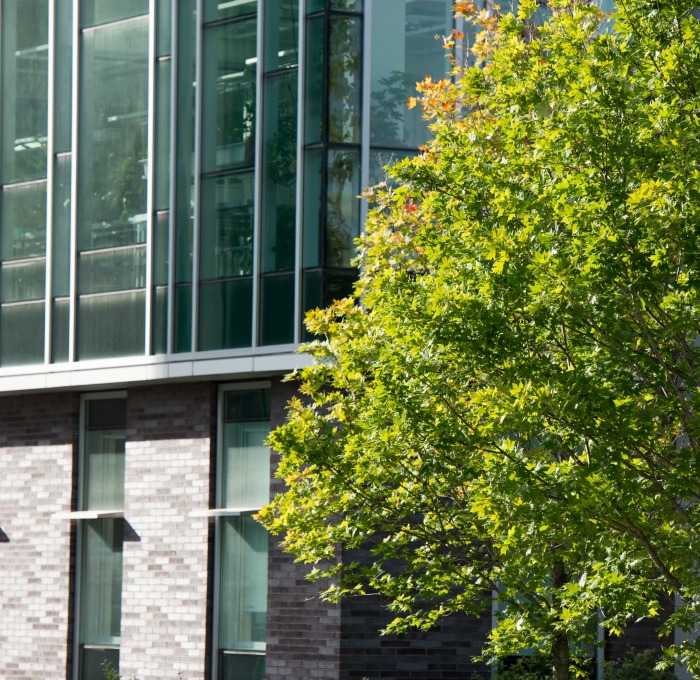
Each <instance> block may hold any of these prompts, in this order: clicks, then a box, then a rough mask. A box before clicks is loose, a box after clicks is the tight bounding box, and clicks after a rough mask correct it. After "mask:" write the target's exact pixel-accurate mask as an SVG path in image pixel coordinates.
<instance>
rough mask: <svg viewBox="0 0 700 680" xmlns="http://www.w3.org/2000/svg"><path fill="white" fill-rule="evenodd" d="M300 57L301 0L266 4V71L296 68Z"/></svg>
mask: <svg viewBox="0 0 700 680" xmlns="http://www.w3.org/2000/svg"><path fill="white" fill-rule="evenodd" d="M298 59H299V0H278V2H269V3H266V5H265V61H264V65H265V73H270V72H271V71H278V70H281V69H287V68H294V67H295V66H296V65H297V62H298Z"/></svg>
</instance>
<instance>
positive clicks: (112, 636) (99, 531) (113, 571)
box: [80, 519, 124, 680]
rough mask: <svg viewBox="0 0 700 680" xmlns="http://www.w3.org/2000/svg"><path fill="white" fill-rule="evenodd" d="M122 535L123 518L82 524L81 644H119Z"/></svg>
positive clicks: (95, 520) (97, 520) (96, 520)
mask: <svg viewBox="0 0 700 680" xmlns="http://www.w3.org/2000/svg"><path fill="white" fill-rule="evenodd" d="M123 536H124V523H123V520H121V519H94V520H88V521H84V522H83V523H82V536H81V539H82V550H81V553H82V554H81V560H80V642H81V643H83V644H85V643H87V644H103V645H104V644H106V645H109V644H119V641H120V636H121V595H122V550H123ZM91 678H92V676H90V680H91Z"/></svg>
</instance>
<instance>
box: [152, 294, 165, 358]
mask: <svg viewBox="0 0 700 680" xmlns="http://www.w3.org/2000/svg"><path fill="white" fill-rule="evenodd" d="M152 338H153V348H152V352H153V354H165V353H166V352H167V349H168V345H167V343H168V289H167V288H166V287H164V286H163V287H160V288H156V289H155V290H154V291H153V320H152Z"/></svg>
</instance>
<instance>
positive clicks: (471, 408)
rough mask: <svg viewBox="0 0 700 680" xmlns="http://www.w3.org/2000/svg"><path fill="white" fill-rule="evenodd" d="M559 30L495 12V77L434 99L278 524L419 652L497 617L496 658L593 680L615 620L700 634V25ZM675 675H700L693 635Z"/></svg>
mask: <svg viewBox="0 0 700 680" xmlns="http://www.w3.org/2000/svg"><path fill="white" fill-rule="evenodd" d="M536 9H537V5H536V3H535V1H534V0H526V1H525V2H523V3H521V5H520V8H519V10H518V13H517V15H514V14H511V13H508V14H500V15H499V14H498V13H496V12H494V11H484V12H482V13H481V14H480V15H478V16H477V17H476V19H475V20H476V21H477V22H478V23H479V24H480V25H481V28H482V32H481V34H480V37H479V39H478V40H477V41H476V44H475V45H474V47H473V60H475V61H476V63H469V64H466V65H460V64H456V65H455V70H454V73H453V78H452V79H450V80H445V81H441V82H430V81H428V82H425V83H423V84H422V85H421V87H420V90H421V96H420V104H421V105H422V106H423V107H424V109H425V113H426V115H427V116H428V117H430V118H431V119H432V121H433V125H432V130H433V140H432V141H431V142H430V143H429V144H428V145H427V147H426V148H425V149H424V150H423V152H422V154H421V155H419V156H418V157H416V158H414V159H410V160H406V161H404V162H402V163H400V164H399V165H397V166H395V167H393V168H392V169H391V170H390V171H389V175H390V179H389V182H388V183H387V184H386V185H385V186H383V187H379V188H375V189H374V190H373V191H372V192H371V201H372V209H371V211H370V216H369V220H368V222H367V225H366V232H365V234H364V236H363V237H362V239H361V240H360V255H359V260H358V262H359V266H360V272H361V273H360V279H359V283H358V285H357V287H356V290H355V295H354V297H352V298H350V299H346V300H343V301H338V302H336V303H335V304H334V305H332V306H331V307H329V308H328V309H325V310H319V311H316V312H313V313H311V314H310V315H309V317H308V321H307V323H308V326H309V328H310V329H311V330H312V331H313V333H315V334H316V335H317V337H319V338H320V339H319V340H317V341H315V342H313V343H311V344H310V345H308V346H307V347H306V351H308V352H310V353H311V354H312V356H313V357H314V359H315V363H314V364H313V365H312V366H310V367H308V368H306V369H304V370H302V371H300V372H298V373H297V374H296V379H298V380H299V381H300V389H301V396H300V397H299V398H296V399H294V400H293V401H292V403H291V405H290V410H289V418H288V422H287V423H286V424H285V425H284V426H283V427H281V428H279V429H278V430H276V431H275V432H274V433H273V435H272V436H271V443H272V445H273V446H274V448H275V449H276V450H277V451H279V452H280V454H281V463H280V467H279V474H280V476H282V477H283V478H284V479H285V480H286V483H287V488H288V490H287V492H286V493H284V494H282V495H280V496H278V497H277V498H276V499H275V501H274V502H273V503H272V504H271V505H270V506H268V507H267V508H266V509H265V510H264V511H263V513H262V521H263V522H264V523H265V524H266V525H267V526H268V527H269V528H270V529H271V530H272V531H273V532H284V545H285V547H286V549H288V550H290V551H291V552H294V553H295V554H296V555H297V556H298V558H299V559H300V560H302V561H304V562H308V563H310V564H312V565H313V569H312V576H314V577H324V576H326V577H330V578H331V582H332V584H333V585H332V586H331V588H330V589H329V590H327V591H326V594H327V595H328V596H330V597H342V596H345V595H348V594H352V593H368V592H375V593H380V594H382V595H384V596H385V597H386V599H387V602H388V607H389V608H390V610H391V611H392V612H394V613H395V615H396V618H395V620H394V621H393V622H392V623H391V624H390V625H389V630H391V631H404V630H406V629H407V628H409V627H411V626H418V627H421V628H428V627H430V626H431V625H433V624H434V623H435V622H436V621H437V620H438V619H439V618H440V617H442V616H445V615H448V614H450V613H452V612H458V611H460V612H468V613H478V612H480V611H482V610H483V609H484V607H490V606H491V602H490V598H489V595H490V594H491V593H493V597H494V598H495V599H496V600H497V607H498V610H499V612H500V615H499V619H498V625H497V627H496V628H495V629H494V630H493V632H492V635H491V638H490V641H489V643H488V647H487V649H486V650H485V651H486V654H487V655H494V656H504V655H506V654H512V653H517V652H518V650H522V649H524V648H534V649H536V650H539V651H541V652H543V653H546V654H550V655H551V658H552V661H553V667H554V676H555V677H556V678H565V677H568V674H569V672H570V670H569V669H571V671H576V669H577V661H576V660H577V658H583V657H584V656H585V655H586V654H587V653H589V645H590V644H592V643H593V642H594V641H595V625H596V623H597V622H600V623H601V624H602V625H603V626H604V627H605V628H606V629H607V630H608V631H609V632H610V633H612V634H618V633H620V632H621V631H622V629H623V628H624V626H626V625H627V624H629V623H630V622H633V621H635V620H638V619H641V618H645V617H652V618H654V617H658V616H659V613H660V607H659V598H661V597H663V596H671V597H676V598H678V601H679V602H680V603H681V606H680V607H679V608H678V610H677V613H676V614H675V615H673V616H672V617H671V619H669V620H668V621H666V623H665V624H664V625H665V627H664V628H662V630H665V631H669V630H671V628H672V626H673V625H676V626H680V627H682V628H684V629H686V630H688V631H691V632H692V629H693V626H694V624H695V623H696V621H697V620H698V612H699V611H700V570H699V569H698V563H697V558H698V555H700V541H699V533H698V532H699V530H700V508H698V503H697V501H698V499H699V498H700V484H699V480H700V420H699V418H700V416H699V415H698V414H700V408H699V403H698V402H699V400H700V394H699V393H698V387H699V385H700V380H699V379H700V366H699V363H698V360H699V359H700V354H699V352H700V349H699V347H698V344H699V343H698V338H699V337H700V328H699V321H700V295H699V293H700V242H699V238H698V237H699V235H700V200H699V199H700V166H699V164H700V137H699V133H700V118H699V117H698V111H699V108H698V107H699V104H700V98H699V94H700V90H699V88H700V24H699V23H698V20H697V19H696V17H695V10H694V5H693V3H691V2H688V1H686V0H656V2H654V3H648V2H642V1H641V0H623V1H622V2H620V3H619V6H618V10H619V11H618V13H617V14H616V15H615V16H614V23H612V24H611V22H610V20H609V17H608V16H607V15H605V14H604V13H602V12H601V11H600V10H599V9H598V8H596V7H595V6H592V5H589V4H586V3H581V2H571V1H570V0H564V1H561V2H552V3H551V6H550V11H549V13H548V14H547V16H546V18H545V19H544V20H543V23H542V24H541V25H539V26H538V27H537V28H536V27H535V26H534V24H533V21H532V17H533V15H534V14H535V11H536ZM456 10H457V11H458V12H462V13H470V14H473V6H472V5H470V3H457V5H456ZM456 38H457V39H459V36H456ZM449 43H450V40H448V46H449ZM413 103H414V102H411V104H413ZM341 546H342V547H341ZM358 549H361V550H365V551H367V550H368V551H370V553H371V556H372V559H371V560H364V559H354V557H353V556H354V555H356V554H358V553H356V552H354V551H355V550H358ZM666 651H667V660H668V661H670V660H672V659H677V660H680V661H683V662H685V663H687V664H688V665H689V667H690V668H691V669H692V670H694V671H695V672H698V671H700V650H698V647H697V646H696V644H695V642H694V640H693V638H692V635H691V637H690V638H689V640H688V641H686V642H685V643H683V644H680V645H676V646H670V647H668V649H667V650H666Z"/></svg>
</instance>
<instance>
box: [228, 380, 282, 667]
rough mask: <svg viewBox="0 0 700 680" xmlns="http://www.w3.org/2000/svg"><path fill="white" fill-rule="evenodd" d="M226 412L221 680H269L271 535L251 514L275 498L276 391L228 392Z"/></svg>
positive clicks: (239, 390) (240, 390) (247, 390)
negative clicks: (271, 444) (271, 436)
mask: <svg viewBox="0 0 700 680" xmlns="http://www.w3.org/2000/svg"><path fill="white" fill-rule="evenodd" d="M221 410H222V415H221V421H222V427H221V442H220V449H219V451H220V453H219V461H218V489H217V499H218V502H217V505H218V507H219V508H221V509H225V510H228V511H229V512H230V516H224V517H220V518H219V519H218V521H217V556H218V559H217V614H216V621H217V622H218V625H217V630H216V639H217V644H216V649H217V654H216V659H215V664H216V668H217V671H216V677H217V678H218V680H264V677H265V641H266V622H267V545H268V536H267V532H266V531H265V529H263V528H262V527H261V526H260V525H259V524H258V523H257V522H256V521H255V520H254V519H253V518H252V517H251V515H252V514H253V513H254V512H255V511H257V510H259V509H260V507H262V505H264V504H265V503H267V502H268V500H269V496H270V451H269V449H268V448H267V446H265V439H266V438H267V435H268V433H269V430H270V391H269V389H261V388H254V389H238V390H230V391H225V392H224V393H223V398H222V404H221Z"/></svg>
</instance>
